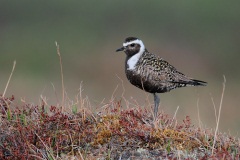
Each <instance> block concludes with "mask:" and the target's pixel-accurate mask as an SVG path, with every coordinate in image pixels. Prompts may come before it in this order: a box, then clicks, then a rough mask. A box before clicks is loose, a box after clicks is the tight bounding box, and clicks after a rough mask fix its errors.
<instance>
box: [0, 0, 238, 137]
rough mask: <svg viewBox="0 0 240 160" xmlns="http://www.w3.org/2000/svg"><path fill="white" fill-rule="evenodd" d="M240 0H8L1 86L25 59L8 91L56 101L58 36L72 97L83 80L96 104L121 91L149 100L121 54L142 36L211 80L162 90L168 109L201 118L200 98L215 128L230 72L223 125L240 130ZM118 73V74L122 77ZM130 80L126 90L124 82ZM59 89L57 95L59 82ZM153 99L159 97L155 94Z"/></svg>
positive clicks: (0, 27) (2, 27)
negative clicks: (133, 83) (127, 71)
mask: <svg viewBox="0 0 240 160" xmlns="http://www.w3.org/2000/svg"><path fill="white" fill-rule="evenodd" d="M239 6H240V2H239V1H217V0H213V1H207V0H202V1H190V0H189V1H137V0H132V1H110V0H106V1H97V0H93V1H86V0H85V1H83V0H81V1H63V0H52V1H26V0H22V1H17V0H15V1H5V0H1V1H0V57H1V58H0V73H1V76H0V84H1V85H0V91H1V92H3V90H4V88H5V84H6V81H7V79H8V76H9V74H10V71H11V68H12V63H13V61H14V60H17V66H16V70H15V73H14V75H13V79H12V81H11V83H10V86H9V89H8V92H7V95H12V94H14V95H16V97H17V98H18V99H20V98H22V99H24V100H26V101H28V102H29V101H30V102H33V103H38V102H39V97H40V95H43V96H46V97H47V99H48V102H49V103H50V104H52V103H56V102H58V101H59V100H58V99H60V98H61V96H60V95H61V93H60V91H61V78H60V67H59V60H58V56H57V54H56V46H55V41H57V42H58V43H59V45H60V51H61V54H62V58H63V67H64V79H65V86H66V91H67V93H68V96H69V97H70V99H74V97H75V95H76V94H77V93H78V88H79V85H80V83H81V82H82V81H83V85H84V94H86V95H87V96H88V97H89V99H90V101H91V102H92V103H93V104H92V105H93V106H98V105H99V103H100V102H101V101H102V99H104V98H105V99H106V100H108V99H109V98H110V97H111V96H112V93H113V91H114V89H115V88H116V86H118V89H117V91H116V92H115V96H116V98H118V99H120V97H121V94H122V93H123V90H124V89H125V92H124V96H125V97H127V98H128V99H130V100H131V97H133V98H134V99H136V100H137V101H138V103H139V104H140V105H143V106H144V105H146V104H147V103H148V102H147V101H146V99H147V98H146V97H147V96H148V94H145V93H144V92H142V91H141V90H139V89H137V88H135V87H133V86H131V85H130V84H129V83H128V82H127V79H126V78H125V75H124V61H125V55H124V53H115V50H116V49H117V48H119V47H121V45H122V42H123V40H124V39H125V38H126V37H128V36H136V37H139V38H141V39H142V40H143V41H144V42H145V45H146V47H147V48H148V50H149V51H151V52H154V53H156V54H158V55H159V56H161V57H163V58H164V59H166V60H167V61H169V62H170V63H171V64H173V65H174V66H175V67H176V68H178V69H179V70H180V71H182V72H183V73H185V74H187V75H189V76H191V77H194V78H196V79H200V80H204V81H207V82H208V86H207V87H201V88H185V89H178V90H175V91H171V92H170V93H166V94H162V95H160V97H161V109H163V110H164V111H165V112H167V113H169V114H170V115H173V114H174V112H175V110H176V108H177V106H180V109H179V111H178V114H177V116H178V117H179V118H180V119H182V117H184V116H185V115H190V116H191V117H193V118H192V119H193V120H194V121H195V124H196V125H198V122H199V121H198V118H197V101H198V99H199V103H198V106H199V109H200V118H201V121H202V123H203V124H204V127H214V126H215V117H214V110H213V104H212V102H211V95H212V97H213V98H214V100H215V103H216V105H217V106H218V105H219V102H220V96H221V89H222V82H223V78H222V75H223V74H224V75H225V76H226V78H227V84H226V86H227V87H226V92H225V97H224V103H223V111H222V117H221V118H222V119H221V121H220V126H221V127H220V128H221V130H222V131H228V129H229V130H230V132H231V133H232V134H236V133H237V132H238V131H239V129H240V128H239V122H240V120H239V114H240V110H239V107H240V106H239V102H238V99H239V98H240V91H239V90H240V85H239V81H240V75H239V73H240V71H239V62H238V61H239V59H240V54H239V53H240V45H239V43H240V30H239V28H240V20H239V19H240V10H239ZM116 75H117V76H116ZM118 77H120V78H121V79H122V80H123V84H124V89H123V88H122V87H121V80H119V78H118ZM51 83H52V84H53V85H54V86H55V88H56V92H57V95H58V98H56V96H55V93H54V89H53V87H52V84H51ZM149 101H152V97H151V95H149Z"/></svg>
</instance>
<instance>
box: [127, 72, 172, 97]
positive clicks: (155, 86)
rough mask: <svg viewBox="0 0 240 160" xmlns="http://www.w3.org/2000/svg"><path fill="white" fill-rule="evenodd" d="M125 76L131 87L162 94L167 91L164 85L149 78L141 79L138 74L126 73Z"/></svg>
mask: <svg viewBox="0 0 240 160" xmlns="http://www.w3.org/2000/svg"><path fill="white" fill-rule="evenodd" d="M126 75H127V78H128V80H129V81H130V83H131V84H132V85H134V86H136V87H138V88H140V89H142V90H144V91H146V92H149V93H164V92H168V91H169V89H168V87H166V85H165V84H164V83H162V84H161V83H159V82H156V81H155V80H153V79H151V78H148V77H143V76H141V75H139V74H135V73H134V72H133V71H127V72H126Z"/></svg>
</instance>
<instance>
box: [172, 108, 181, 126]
mask: <svg viewBox="0 0 240 160" xmlns="http://www.w3.org/2000/svg"><path fill="white" fill-rule="evenodd" d="M178 109H179V106H177V109H176V111H175V113H174V116H173V118H172V122H171V124H170V126H172V123H173V121H174V120H175V119H176V116H177V112H178Z"/></svg>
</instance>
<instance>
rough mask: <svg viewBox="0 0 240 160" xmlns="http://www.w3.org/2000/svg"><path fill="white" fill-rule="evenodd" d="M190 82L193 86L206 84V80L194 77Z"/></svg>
mask: <svg viewBox="0 0 240 160" xmlns="http://www.w3.org/2000/svg"><path fill="white" fill-rule="evenodd" d="M190 83H191V84H192V85H193V86H206V85H207V82H204V81H200V80H196V79H192V81H191V82H190Z"/></svg>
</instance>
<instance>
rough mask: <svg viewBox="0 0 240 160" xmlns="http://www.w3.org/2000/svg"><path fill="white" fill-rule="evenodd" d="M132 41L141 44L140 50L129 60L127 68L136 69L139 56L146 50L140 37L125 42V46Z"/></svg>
mask: <svg viewBox="0 0 240 160" xmlns="http://www.w3.org/2000/svg"><path fill="white" fill-rule="evenodd" d="M132 43H136V44H139V45H140V50H139V52H138V53H136V54H135V55H133V56H132V57H131V58H130V59H129V60H128V61H127V64H128V68H127V70H134V69H135V67H136V64H137V62H138V61H139V58H140V57H141V55H142V54H143V52H144V51H145V46H144V44H143V42H142V41H141V40H139V39H136V40H134V41H131V42H126V43H123V46H124V47H126V46H128V45H129V44H132Z"/></svg>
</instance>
